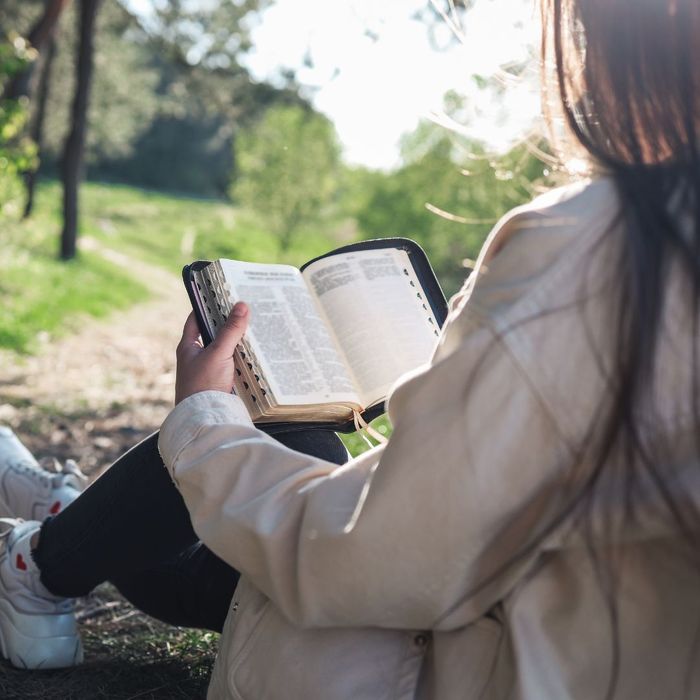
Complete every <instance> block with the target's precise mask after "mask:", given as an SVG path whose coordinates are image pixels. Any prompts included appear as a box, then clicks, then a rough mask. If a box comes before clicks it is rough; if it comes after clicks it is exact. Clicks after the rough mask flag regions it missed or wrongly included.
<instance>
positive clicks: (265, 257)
mask: <svg viewBox="0 0 700 700" xmlns="http://www.w3.org/2000/svg"><path fill="white" fill-rule="evenodd" d="M60 204H61V193H60V188H59V186H58V184H57V183H47V184H44V185H43V186H42V187H41V188H40V189H39V192H38V197H37V203H36V210H35V214H34V215H33V216H32V218H31V219H30V220H28V221H18V220H11V219H9V220H8V219H7V218H5V219H4V220H0V224H2V231H3V240H4V244H3V255H2V257H1V258H0V294H2V298H3V303H2V305H1V306H0V348H2V349H5V350H9V351H13V352H16V353H19V354H27V353H33V352H35V351H36V350H37V349H38V348H39V347H41V346H42V345H44V344H45V343H46V341H47V340H50V339H52V338H56V337H61V336H62V335H67V334H70V333H71V332H73V331H74V330H76V329H77V328H78V327H79V325H80V324H81V323H82V322H83V320H84V319H85V318H86V317H88V318H89V317H93V318H101V317H105V316H107V315H108V314H109V313H111V312H114V311H119V310H123V309H126V308H128V307H129V306H131V305H133V304H134V303H136V302H137V301H139V300H143V299H144V297H146V296H147V294H148V292H147V289H146V287H145V286H144V285H143V284H141V283H140V282H139V281H138V280H137V279H136V277H135V276H134V275H132V274H130V273H129V271H128V269H125V268H124V267H123V266H119V265H117V264H115V263H112V262H108V261H107V260H105V259H104V258H103V257H101V256H99V255H98V254H96V253H94V252H91V251H89V250H85V251H81V253H80V255H79V256H78V258H77V259H76V260H74V261H72V262H70V263H64V262H60V261H58V260H57V259H56V252H57V250H58V239H59V232H60ZM81 222H82V223H81V231H80V236H81V238H83V239H87V238H90V239H95V240H97V241H98V242H99V244H100V246H101V247H102V248H106V249H111V250H114V251H117V252H119V253H122V254H123V255H126V256H127V257H128V258H130V259H132V260H136V261H143V262H147V263H150V264H152V265H157V266H160V267H162V268H164V269H166V270H169V271H170V272H172V273H173V274H174V275H179V272H180V270H181V268H182V266H183V265H184V264H186V263H188V262H191V261H192V260H196V259H214V258H219V257H230V258H237V259H242V260H250V261H259V262H263V261H264V262H274V261H280V262H287V263H290V264H295V265H299V264H301V263H303V262H305V261H306V260H309V259H310V258H312V257H314V256H316V255H319V254H321V253H323V252H325V251H327V250H329V249H331V248H333V247H336V246H338V245H341V244H343V243H346V242H348V233H347V231H348V230H349V229H348V227H347V225H345V226H344V225H343V222H334V223H333V224H330V225H329V227H328V230H327V231H320V230H311V231H304V232H302V233H300V234H299V236H298V237H297V239H296V241H295V243H294V244H293V246H292V248H291V250H290V251H289V252H288V253H287V255H286V257H285V259H284V260H280V259H279V253H278V249H277V242H276V240H275V238H274V236H272V235H271V234H270V233H268V232H266V231H265V230H264V229H263V227H262V226H261V225H260V224H259V223H258V222H257V221H256V220H255V217H254V216H253V215H251V214H249V213H246V212H243V211H240V210H239V209H237V208H235V207H233V206H231V205H230V204H227V203H225V202H220V201H215V200H201V199H192V198H186V197H176V196H172V195H167V194H162V193H157V192H149V191H144V190H138V189H134V188H131V187H126V186H122V185H105V184H97V183H86V184H84V185H83V187H82V190H81ZM378 425H379V427H380V429H381V430H382V431H385V432H388V424H387V423H386V421H384V420H383V419H380V420H379V421H378ZM344 440H345V441H346V444H347V445H348V448H349V449H350V451H351V452H352V453H353V454H357V453H359V452H362V451H364V450H365V449H367V443H366V442H365V441H364V439H363V438H361V437H360V436H358V435H349V436H344Z"/></svg>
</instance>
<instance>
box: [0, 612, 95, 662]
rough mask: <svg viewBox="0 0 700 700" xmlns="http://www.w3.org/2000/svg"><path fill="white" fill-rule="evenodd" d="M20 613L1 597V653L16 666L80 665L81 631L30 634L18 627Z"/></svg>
mask: <svg viewBox="0 0 700 700" xmlns="http://www.w3.org/2000/svg"><path fill="white" fill-rule="evenodd" d="M16 614H17V613H16V612H15V611H14V609H13V608H12V607H11V606H10V604H9V602H8V601H7V600H0V654H2V656H3V658H5V659H7V660H8V661H9V662H10V664H12V666H14V667H15V668H24V669H50V668H67V667H69V666H76V665H78V664H80V663H82V661H83V645H82V642H81V640H80V636H79V635H77V634H72V635H60V636H55V637H30V636H28V635H26V634H24V633H22V632H20V630H18V629H17V626H16V625H15V624H14V621H13V617H14V616H15V615H16Z"/></svg>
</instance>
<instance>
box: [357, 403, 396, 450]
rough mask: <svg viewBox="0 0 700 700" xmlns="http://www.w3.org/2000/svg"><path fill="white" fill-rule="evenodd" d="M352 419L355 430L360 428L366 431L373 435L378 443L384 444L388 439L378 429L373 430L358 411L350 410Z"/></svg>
mask: <svg viewBox="0 0 700 700" xmlns="http://www.w3.org/2000/svg"><path fill="white" fill-rule="evenodd" d="M352 419H353V421H354V423H355V430H357V431H358V432H359V431H360V430H365V431H367V433H368V434H369V435H370V436H371V437H373V438H374V439H375V440H376V441H377V442H378V443H379V444H380V445H386V444H387V443H388V442H389V441H388V440H387V439H386V437H385V436H384V435H382V434H381V433H380V432H379V431H378V430H375V429H374V428H373V427H372V426H371V425H370V424H369V423H368V422H367V421H366V420H365V419H364V418H363V417H362V416H361V415H360V413H359V411H353V412H352Z"/></svg>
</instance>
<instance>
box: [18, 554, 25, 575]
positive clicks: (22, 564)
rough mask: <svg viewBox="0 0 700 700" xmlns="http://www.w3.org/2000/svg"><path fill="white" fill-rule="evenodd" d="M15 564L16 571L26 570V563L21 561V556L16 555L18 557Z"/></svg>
mask: <svg viewBox="0 0 700 700" xmlns="http://www.w3.org/2000/svg"><path fill="white" fill-rule="evenodd" d="M16 564H17V568H18V569H21V570H22V571H26V570H27V562H26V561H24V559H23V557H22V555H21V554H18V555H17V561H16Z"/></svg>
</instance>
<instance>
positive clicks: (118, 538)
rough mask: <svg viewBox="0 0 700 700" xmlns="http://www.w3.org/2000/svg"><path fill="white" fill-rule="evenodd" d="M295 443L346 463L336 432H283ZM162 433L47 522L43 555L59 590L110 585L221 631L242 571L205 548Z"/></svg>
mask: <svg viewBox="0 0 700 700" xmlns="http://www.w3.org/2000/svg"><path fill="white" fill-rule="evenodd" d="M276 438H277V439H278V440H279V441H280V442H281V443H283V444H284V445H286V446H287V447H290V448H291V449H294V450H297V451H299V452H304V453H306V454H310V455H314V456H317V457H321V458H323V459H325V460H327V461H329V462H335V463H336V464H343V463H344V462H345V461H346V460H347V458H348V454H347V451H346V450H345V447H344V446H343V443H342V442H341V441H340V439H339V438H338V436H337V435H335V433H332V432H328V431H319V430H316V431H302V432H293V433H284V434H279V435H277V436H276ZM157 443H158V434H157V433H156V434H154V435H151V436H150V437H148V438H146V439H145V440H144V441H143V442H141V443H139V444H138V445H136V446H135V447H134V448H132V449H131V450H129V451H128V452H127V453H125V454H124V455H123V456H122V457H120V458H119V459H118V460H117V461H116V462H115V463H114V464H113V465H112V466H111V467H110V468H109V469H108V470H107V471H106V472H105V473H104V474H103V475H102V476H101V477H100V478H99V479H97V480H96V481H95V482H94V483H93V484H92V485H91V486H90V487H89V488H88V489H87V490H86V491H85V492H84V493H83V494H81V496H80V497H79V498H77V499H76V500H75V501H74V502H73V503H71V505H70V506H68V507H67V508H66V509H65V510H64V511H63V512H62V513H60V514H59V515H57V516H55V517H50V518H48V519H47V520H45V521H44V524H43V525H42V528H41V536H40V539H39V545H38V547H37V549H36V551H35V552H34V558H35V560H36V563H37V565H38V567H39V570H40V571H41V580H42V582H43V583H44V585H45V586H46V587H47V588H48V589H49V590H50V591H51V592H52V593H54V594H56V595H62V596H66V597H70V598H73V597H77V596H81V595H86V594H87V593H89V592H90V591H91V590H92V589H93V588H94V587H95V586H97V585H98V584H100V583H102V582H103V581H110V582H111V583H113V584H114V585H115V586H116V587H117V588H118V589H119V591H121V593H122V594H123V595H124V596H125V597H126V598H127V599H128V600H129V601H130V602H131V603H133V604H134V605H135V606H136V607H138V608H140V609H141V610H143V611H144V612H146V613H148V614H149V615H151V616H153V617H156V618H158V619H160V620H163V621H165V622H169V623H171V624H174V625H181V626H185V627H199V628H204V629H209V630H214V631H216V632H220V631H221V629H222V627H223V624H224V620H225V618H226V614H227V612H228V607H229V604H230V602H231V597H232V596H233V591H234V589H235V587H236V583H237V582H238V577H239V575H238V572H237V571H236V570H235V569H233V568H232V567H231V566H229V565H228V564H226V563H225V562H223V561H222V560H221V559H219V558H218V557H217V556H216V555H215V554H213V553H212V552H211V551H210V550H209V549H207V547H206V546H205V545H204V544H202V543H201V542H200V541H199V540H198V538H197V535H196V534H195V532H194V530H193V529H192V523H191V521H190V515H189V513H188V511H187V508H186V507H185V503H184V501H183V500H182V497H181V496H180V493H179V492H178V490H177V489H176V488H175V486H174V484H173V483H172V481H171V479H170V475H169V474H168V472H167V470H166V468H165V466H164V465H163V462H162V460H161V458H160V454H159V453H158V447H157Z"/></svg>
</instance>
